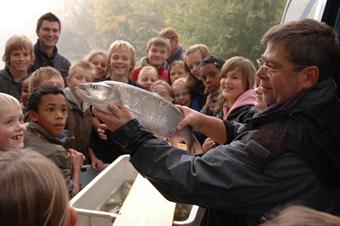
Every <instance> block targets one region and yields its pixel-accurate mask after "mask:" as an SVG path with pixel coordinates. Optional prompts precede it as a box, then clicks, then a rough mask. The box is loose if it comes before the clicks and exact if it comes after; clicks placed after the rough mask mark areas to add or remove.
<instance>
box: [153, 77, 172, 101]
mask: <svg viewBox="0 0 340 226" xmlns="http://www.w3.org/2000/svg"><path fill="white" fill-rule="evenodd" d="M150 91H151V92H154V93H157V94H159V95H160V96H161V97H163V98H164V99H166V100H167V101H169V102H171V103H172V101H173V93H172V88H171V86H170V85H169V83H167V82H166V81H164V80H158V81H156V82H155V83H153V84H152V85H151V87H150Z"/></svg>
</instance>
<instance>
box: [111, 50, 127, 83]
mask: <svg viewBox="0 0 340 226" xmlns="http://www.w3.org/2000/svg"><path fill="white" fill-rule="evenodd" d="M110 67H111V73H113V74H114V75H118V76H129V75H130V72H131V70H132V61H131V56H130V52H129V51H128V49H126V48H120V49H118V50H117V51H115V52H112V55H111V58H110Z"/></svg>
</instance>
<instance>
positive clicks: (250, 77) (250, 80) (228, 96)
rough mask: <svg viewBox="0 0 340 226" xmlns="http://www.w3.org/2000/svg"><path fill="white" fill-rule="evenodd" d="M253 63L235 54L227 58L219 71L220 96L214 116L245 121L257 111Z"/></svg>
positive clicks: (240, 121)
mask: <svg viewBox="0 0 340 226" xmlns="http://www.w3.org/2000/svg"><path fill="white" fill-rule="evenodd" d="M255 73H256V69H255V66H254V64H253V63H252V62H251V61H250V60H249V59H247V58H244V57H241V56H235V57H232V58H230V59H228V60H227V61H226V62H225V64H224V65H223V67H222V69H221V72H220V74H219V75H220V86H221V94H222V95H221V96H220V97H219V99H218V100H217V102H218V103H217V104H216V107H217V109H220V108H222V109H221V110H220V112H219V113H218V114H217V115H216V117H218V118H221V119H223V120H229V121H235V122H239V123H245V122H246V120H247V119H249V118H252V117H253V115H254V114H255V113H256V112H257V109H256V107H255V106H254V104H255V100H256V97H255V91H254V83H255Z"/></svg>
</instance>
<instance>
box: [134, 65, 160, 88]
mask: <svg viewBox="0 0 340 226" xmlns="http://www.w3.org/2000/svg"><path fill="white" fill-rule="evenodd" d="M157 80H159V77H158V73H157V69H156V68H155V67H153V66H145V67H143V68H142V70H141V71H140V73H139V76H138V80H137V82H138V83H139V84H141V85H142V86H143V88H144V89H146V90H150V87H151V85H152V84H153V83H155V82H156V81H157Z"/></svg>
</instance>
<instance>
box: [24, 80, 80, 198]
mask: <svg viewBox="0 0 340 226" xmlns="http://www.w3.org/2000/svg"><path fill="white" fill-rule="evenodd" d="M27 110H28V111H29V117H30V122H29V124H28V126H27V134H26V135H25V139H24V144H25V147H33V148H36V149H37V151H38V152H40V153H41V154H43V155H44V156H46V157H47V158H49V159H51V160H52V161H53V162H54V163H55V164H56V165H57V166H58V167H59V169H60V170H61V172H62V174H63V175H64V178H65V180H66V184H67V186H68V190H69V193H70V195H71V196H73V195H74V194H76V193H77V192H78V191H79V187H80V186H79V181H80V168H81V166H82V164H83V160H84V156H83V155H82V154H81V153H80V152H77V151H76V150H74V149H71V148H70V149H68V150H66V148H65V147H66V146H67V145H68V144H69V142H71V140H70V138H69V137H67V136H65V131H64V128H65V123H66V118H67V105H66V99H65V96H64V92H63V90H61V89H59V88H57V87H54V86H41V87H39V88H37V89H36V90H35V91H34V92H33V93H32V94H31V96H30V98H29V100H28V103H27ZM71 164H72V165H71Z"/></svg>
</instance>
